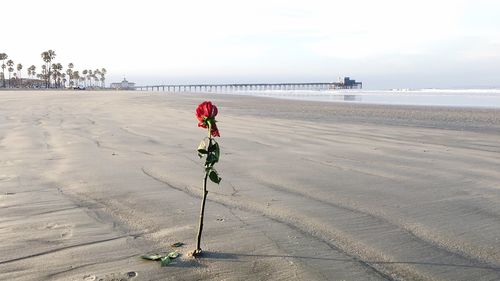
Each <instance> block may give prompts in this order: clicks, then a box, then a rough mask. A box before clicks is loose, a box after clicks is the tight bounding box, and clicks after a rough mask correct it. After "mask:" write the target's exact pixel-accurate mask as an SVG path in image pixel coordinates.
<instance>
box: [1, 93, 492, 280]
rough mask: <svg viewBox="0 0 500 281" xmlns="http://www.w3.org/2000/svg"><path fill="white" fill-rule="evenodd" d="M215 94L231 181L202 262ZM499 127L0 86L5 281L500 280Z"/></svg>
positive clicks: (481, 113)
mask: <svg viewBox="0 0 500 281" xmlns="http://www.w3.org/2000/svg"><path fill="white" fill-rule="evenodd" d="M206 99H210V100H212V101H213V102H214V103H215V104H216V105H217V106H218V107H219V116H218V120H219V123H218V126H219V129H220V132H221V138H220V140H219V143H220V145H221V150H222V156H221V160H220V163H218V164H217V165H218V167H217V169H218V171H219V172H220V174H221V176H222V178H223V180H222V182H221V184H220V186H217V185H214V184H211V185H209V194H208V202H207V207H206V217H205V229H204V233H203V241H202V248H203V249H204V251H205V252H204V256H203V257H202V258H199V259H194V258H191V257H188V256H187V253H188V252H189V251H190V250H193V249H194V242H195V235H196V231H197V224H198V213H199V207H200V206H199V205H200V197H201V190H200V188H201V180H202V177H203V166H202V164H203V163H202V161H201V160H199V159H198V156H197V155H196V152H195V149H196V147H197V145H198V143H199V140H200V139H201V138H202V137H203V136H204V134H205V131H204V130H201V129H199V128H198V127H197V126H196V125H197V121H196V119H195V117H194V110H195V108H196V105H197V104H199V103H200V102H202V101H204V100H206ZM499 132H500V110H494V109H467V108H444V107H410V106H383V105H361V104H345V103H321V102H306V101H288V100H278V99H271V98H257V97H245V96H234V95H208V94H207V95H203V94H183V95H179V94H171V93H168V94H167V93H159V92H154V93H151V92H114V91H108V92H85V91H80V92H66V91H38V92H24V91H0V155H1V156H0V241H1V242H0V280H19V281H21V280H500V172H499V171H500V134H499ZM174 242H183V243H186V245H185V246H183V247H181V248H177V249H176V250H178V251H179V252H180V253H181V256H180V257H179V258H178V259H177V260H176V262H175V263H174V264H171V265H169V266H167V267H160V265H159V264H158V263H156V262H151V261H145V260H142V259H140V258H139V257H140V255H142V254H145V253H150V252H163V251H170V250H175V249H173V248H171V247H170V245H171V244H172V243H174ZM128 272H137V276H136V277H128V276H127V273H128Z"/></svg>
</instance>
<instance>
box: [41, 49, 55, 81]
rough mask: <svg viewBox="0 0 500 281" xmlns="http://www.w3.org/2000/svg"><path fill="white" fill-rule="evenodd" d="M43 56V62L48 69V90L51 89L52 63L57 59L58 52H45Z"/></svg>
mask: <svg viewBox="0 0 500 281" xmlns="http://www.w3.org/2000/svg"><path fill="white" fill-rule="evenodd" d="M41 56H42V59H43V61H44V62H45V65H46V68H47V69H48V72H47V80H46V86H47V88H50V74H51V69H50V63H51V62H52V60H53V59H54V58H55V57H56V52H54V51H52V50H48V51H45V52H43V53H42V55H41Z"/></svg>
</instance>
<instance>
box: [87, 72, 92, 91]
mask: <svg viewBox="0 0 500 281" xmlns="http://www.w3.org/2000/svg"><path fill="white" fill-rule="evenodd" d="M87 79H88V80H89V83H90V87H92V69H89V70H88V71H87Z"/></svg>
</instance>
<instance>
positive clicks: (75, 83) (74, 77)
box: [73, 70, 80, 86]
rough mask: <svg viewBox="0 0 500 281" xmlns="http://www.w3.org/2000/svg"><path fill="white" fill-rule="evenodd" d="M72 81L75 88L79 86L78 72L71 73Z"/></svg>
mask: <svg viewBox="0 0 500 281" xmlns="http://www.w3.org/2000/svg"><path fill="white" fill-rule="evenodd" d="M73 80H74V85H75V86H77V85H78V84H79V81H80V72H79V71H78V70H77V71H73ZM78 86H79V85H78Z"/></svg>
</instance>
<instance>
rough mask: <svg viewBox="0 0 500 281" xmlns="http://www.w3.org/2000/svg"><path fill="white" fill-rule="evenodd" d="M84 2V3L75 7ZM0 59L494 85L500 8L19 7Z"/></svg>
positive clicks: (160, 74)
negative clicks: (46, 55) (51, 53)
mask: <svg viewBox="0 0 500 281" xmlns="http://www.w3.org/2000/svg"><path fill="white" fill-rule="evenodd" d="M75 3H78V4H75ZM0 9H1V10H0V13H1V17H0V24H2V27H3V30H2V33H1V35H0V52H5V53H7V54H8V55H9V58H11V59H13V60H14V61H15V62H16V63H18V62H21V63H22V64H23V65H25V66H29V65H31V64H35V65H37V66H39V65H41V63H42V60H41V58H40V53H41V52H42V51H44V50H47V49H53V50H55V51H56V54H57V57H56V61H58V62H61V63H63V64H67V63H68V62H73V63H74V64H75V66H76V69H84V68H90V69H95V68H102V67H105V68H107V70H108V73H109V75H108V76H109V77H108V80H107V82H111V81H110V80H112V81H114V80H119V79H121V78H122V77H123V76H126V77H127V78H128V79H129V80H133V81H135V82H138V84H147V83H185V82H187V83H191V82H192V83H198V82H213V83H217V82H286V81H290V82H300V81H332V80H336V79H337V77H339V76H351V77H352V78H355V79H358V80H362V81H363V82H364V84H365V86H366V87H367V88H372V89H377V88H409V87H442V88H444V87H499V86H500V1H498V0H432V1H430V0H418V1H416V0H415V1H414V0H406V1H405V0H377V1H373V0H349V1H347V0H344V1H336V0H330V1H328V0H303V1H293V0H288V1H285V0H283V1H281V0H252V1H239V0H227V1H226V0H221V1H218V0H211V1H207V0H182V1H180V0H179V1H159V0H158V1H153V0H141V1H137V0H122V1H104V0H85V1H78V2H75V1H63V0H60V1H58V0H45V1H40V0H15V1H2V4H1V5H0Z"/></svg>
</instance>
